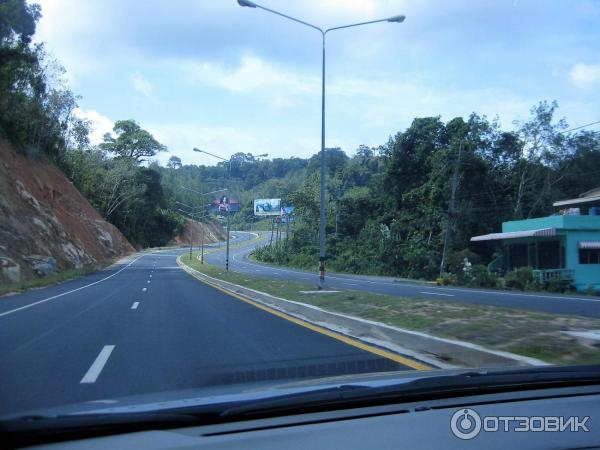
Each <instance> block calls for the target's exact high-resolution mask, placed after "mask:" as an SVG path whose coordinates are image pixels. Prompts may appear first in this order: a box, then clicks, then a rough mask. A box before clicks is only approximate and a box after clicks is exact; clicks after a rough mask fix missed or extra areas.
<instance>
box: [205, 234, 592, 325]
mask: <svg viewBox="0 0 600 450" xmlns="http://www.w3.org/2000/svg"><path fill="white" fill-rule="evenodd" d="M256 234H257V233H254V234H252V233H243V232H237V233H236V235H237V236H238V239H240V240H243V239H246V240H250V239H253V238H255V236H256ZM258 234H260V236H261V238H262V239H261V240H254V241H253V242H247V243H246V244H247V245H245V246H243V245H239V246H237V247H236V246H232V248H231V255H230V268H231V270H234V271H236V272H242V273H247V274H250V275H256V276H260V277H267V278H275V279H286V280H290V281H297V282H299V283H314V284H315V286H316V285H317V283H318V274H317V273H316V272H307V271H302V270H296V269H288V268H280V267H273V266H270V265H264V264H260V263H257V262H254V261H251V260H249V259H248V254H249V253H250V252H251V251H252V249H253V248H254V247H256V246H257V245H265V244H266V243H268V240H267V237H268V235H270V233H269V232H259V233H258ZM205 259H206V261H207V262H209V263H211V264H218V265H221V264H224V254H223V253H214V254H209V255H207V256H206V258H205ZM326 285H327V287H329V288H332V289H351V290H363V291H368V292H376V293H380V294H388V295H396V296H402V297H412V298H415V299H427V300H439V301H453V302H460V303H468V304H475V305H488V306H500V307H506V308H514V309H523V310H529V311H538V312H547V313H553V314H574V315H579V316H585V317H593V318H600V298H598V297H587V296H583V295H563V294H544V293H528V292H517V291H500V290H493V289H470V288H463V287H439V286H435V285H434V284H431V283H418V282H415V283H407V282H399V281H397V280H395V279H394V278H389V277H374V276H362V275H346V274H336V273H328V274H327V276H326Z"/></svg>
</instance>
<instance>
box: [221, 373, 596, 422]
mask: <svg viewBox="0 0 600 450" xmlns="http://www.w3.org/2000/svg"><path fill="white" fill-rule="evenodd" d="M589 384H600V366H573V367H571V366H569V367H550V366H544V367H536V368H524V369H514V370H508V371H497V370H493V371H466V372H461V373H459V374H452V375H432V376H428V377H426V378H416V379H412V380H409V381H402V382H401V383H396V384H391V385H385V386H376V387H371V386H362V385H343V386H337V387H334V388H329V389H321V390H316V391H309V392H306V393H298V394H292V395H285V396H280V397H275V398H267V399H263V400H257V401H253V402H247V403H244V404H242V405H237V406H233V407H231V408H229V409H226V410H224V411H223V412H222V413H221V414H220V417H221V418H222V419H228V420H242V419H248V418H257V417H265V416H272V415H286V414H299V413H303V412H315V411H321V410H327V409H332V408H342V407H343V408H352V407H361V406H367V405H375V404H383V403H386V404H388V403H397V402H400V401H417V400H423V399H436V398H452V397H462V396H467V395H476V394H489V393H496V392H507V391H511V392H514V391H520V390H531V389H545V388H553V387H554V388H556V387H567V386H576V385H589Z"/></svg>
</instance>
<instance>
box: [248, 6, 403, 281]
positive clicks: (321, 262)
mask: <svg viewBox="0 0 600 450" xmlns="http://www.w3.org/2000/svg"><path fill="white" fill-rule="evenodd" d="M237 2H238V3H239V5H240V6H247V7H249V8H258V9H262V10H263V11H267V12H270V13H273V14H276V15H278V16H281V17H284V18H286V19H289V20H293V21H294V22H297V23H299V24H302V25H305V26H307V27H310V28H312V29H314V30H317V31H318V32H320V33H321V37H322V41H323V63H322V77H321V158H320V159H321V189H320V211H319V280H320V284H319V286H320V287H323V283H324V282H325V220H326V215H325V36H326V35H327V33H329V32H331V31H335V30H341V29H344V28H351V27H358V26H361V25H369V24H372V23H379V22H392V23H402V22H404V19H405V16H403V15H398V16H393V17H389V18H387V19H380V20H371V21H368V22H360V23H353V24H349V25H343V26H339V27H333V28H327V29H322V28H320V27H318V26H316V25H312V24H310V23H308V22H304V21H302V20H299V19H296V18H294V17H291V16H288V15H286V14H282V13H280V12H278V11H274V10H272V9H269V8H265V7H264V6H261V5H258V4H256V3H254V2H251V1H249V0H237Z"/></svg>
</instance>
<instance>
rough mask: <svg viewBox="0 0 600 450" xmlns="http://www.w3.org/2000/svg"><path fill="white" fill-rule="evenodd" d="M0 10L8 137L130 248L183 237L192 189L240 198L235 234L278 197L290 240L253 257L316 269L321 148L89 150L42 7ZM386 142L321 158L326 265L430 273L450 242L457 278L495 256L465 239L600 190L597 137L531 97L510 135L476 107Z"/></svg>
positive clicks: (418, 124) (131, 124) (198, 201)
mask: <svg viewBox="0 0 600 450" xmlns="http://www.w3.org/2000/svg"><path fill="white" fill-rule="evenodd" d="M0 5H1V8H2V10H0V17H1V18H3V19H2V21H0V135H1V136H2V137H4V138H6V139H9V140H10V141H11V142H12V143H13V144H14V145H15V146H16V147H17V148H18V149H19V150H20V151H22V152H24V153H26V154H28V155H30V156H31V157H36V155H38V154H42V153H43V154H45V155H49V156H50V157H51V158H52V159H53V160H54V161H55V162H56V164H57V165H58V166H59V167H60V168H61V169H62V170H63V171H64V172H65V173H66V174H67V176H68V177H69V178H70V179H71V180H72V181H73V183H74V184H75V186H76V187H77V188H78V189H79V190H80V191H81V192H82V193H83V194H84V195H85V196H86V197H87V198H88V199H89V200H90V202H91V203H92V204H93V205H94V206H95V207H96V208H97V209H98V211H99V212H100V213H101V214H102V215H103V216H104V217H105V218H107V220H109V221H110V222H111V223H113V224H115V225H116V226H117V227H118V228H119V229H121V231H122V232H123V233H124V234H125V235H126V236H127V238H128V239H129V240H130V241H131V242H132V243H133V244H134V245H136V246H138V247H146V246H153V245H162V244H164V243H166V242H168V241H169V240H170V239H171V238H172V237H173V236H174V235H175V234H176V233H178V232H179V231H180V229H181V226H182V224H183V218H182V216H181V215H180V214H179V213H178V212H177V210H178V208H179V207H178V203H177V202H180V203H184V204H187V205H190V206H193V207H196V208H203V207H205V206H206V203H207V201H208V200H211V199H210V198H206V197H205V198H201V197H200V196H198V194H197V193H195V192H194V191H197V192H208V191H213V190H216V189H220V188H223V187H228V188H229V189H230V195H231V196H234V197H236V198H238V199H239V200H240V202H241V204H242V209H241V211H240V212H239V213H236V214H235V217H233V225H234V228H248V227H250V226H251V223H252V222H253V220H254V218H253V212H252V200H253V199H254V198H258V197H278V198H282V199H283V201H284V203H285V204H287V205H293V206H294V207H295V220H294V225H293V227H292V230H293V232H292V233H290V236H288V239H286V240H284V241H283V242H282V243H281V244H279V245H273V246H270V247H269V248H264V249H261V250H259V251H257V252H256V257H257V258H259V259H262V260H264V261H269V262H276V263H281V264H288V265H293V266H299V267H305V268H311V269H314V270H316V269H317V261H318V258H317V255H318V247H317V242H318V217H319V214H318V212H319V196H318V194H319V164H320V162H319V157H318V155H317V154H315V155H314V156H313V157H311V158H308V159H302V158H296V157H292V158H277V157H275V158H271V159H265V158H260V157H254V156H253V155H252V154H250V153H247V152H244V151H240V152H238V153H236V154H234V155H233V156H232V157H231V163H230V167H228V164H227V163H225V162H221V163H219V164H217V165H215V166H195V165H186V164H184V162H185V161H182V159H181V158H180V157H179V156H177V149H169V151H170V152H171V154H172V156H171V157H170V159H169V162H168V164H167V165H166V167H163V166H160V165H159V164H158V163H157V162H155V161H154V158H155V156H156V155H157V154H158V153H159V152H163V151H167V150H168V149H166V147H165V146H164V145H162V144H161V143H159V142H157V141H156V139H154V137H153V136H152V135H151V134H150V133H149V132H148V131H146V130H144V129H143V128H142V126H141V125H140V124H138V123H137V122H135V120H132V119H128V120H121V121H118V122H116V123H115V125H114V130H113V133H112V134H108V135H106V136H105V137H104V140H103V142H102V143H101V144H99V145H91V144H90V142H89V132H90V126H91V124H90V123H88V122H86V121H85V120H81V119H79V118H78V117H77V116H76V115H75V114H74V111H75V108H76V106H77V97H76V96H75V95H74V94H72V93H71V91H70V90H69V89H68V87H67V86H66V84H65V82H64V80H63V71H62V69H61V68H60V65H59V64H58V63H57V62H56V61H53V60H52V59H51V58H50V57H49V56H48V55H47V54H46V53H45V51H44V47H43V45H40V44H37V45H33V44H32V43H31V38H32V36H33V34H34V32H35V24H36V21H37V20H38V19H39V17H40V9H39V7H37V6H36V5H27V4H26V3H25V2H24V1H23V0H10V1H5V2H2V3H0ZM591 119H594V118H591ZM384 141H385V137H382V145H381V146H379V147H377V148H369V147H365V146H361V147H360V148H358V149H356V150H355V152H353V154H352V155H351V156H348V154H346V153H345V152H344V151H342V150H341V149H339V148H330V149H328V150H327V152H326V171H327V205H326V207H327V212H328V213H327V217H328V222H327V249H328V267H329V270H340V271H347V272H355V273H368V274H382V275H393V276H404V277H416V278H429V279H432V278H435V277H437V276H438V275H439V273H440V266H441V262H442V261H441V259H442V253H443V248H444V241H445V240H447V250H448V251H447V258H446V260H445V262H446V264H445V266H444V267H443V271H446V272H453V273H455V274H461V273H462V269H463V267H462V266H461V264H462V262H463V261H464V258H465V257H467V258H469V260H470V261H472V262H473V263H474V264H475V267H476V268H477V270H481V267H483V266H480V265H478V264H480V263H485V262H487V261H489V260H490V259H491V258H493V253H492V252H493V249H492V248H491V247H479V248H474V247H472V246H470V244H469V239H470V237H471V236H474V235H478V234H485V233H490V232H496V231H498V230H499V229H500V227H501V223H502V222H503V221H506V220H511V219H521V218H529V217H537V216H543V215H547V214H551V213H552V212H553V211H552V206H551V205H552V202H553V201H555V200H559V199H563V198H570V197H575V196H578V195H579V194H580V193H582V192H584V191H586V190H589V189H591V188H594V187H597V186H598V185H599V184H600V183H599V182H598V180H599V179H600V177H599V175H600V133H599V132H597V131H589V130H586V129H576V130H570V129H569V126H568V124H567V123H566V121H565V120H564V119H561V118H560V114H559V109H558V105H557V104H556V103H555V102H548V101H541V102H539V103H538V104H537V105H535V106H533V107H532V109H531V114H530V116H529V118H528V119H527V120H525V121H522V122H516V123H513V124H511V126H510V127H509V128H507V127H506V126H504V125H503V124H500V123H499V121H498V120H490V119H488V118H486V117H485V116H480V115H477V114H476V113H473V114H471V116H469V117H467V118H461V117H457V118H454V119H452V120H449V121H444V120H442V119H441V117H423V118H415V119H414V120H413V122H412V123H411V125H410V126H409V127H408V128H407V129H405V130H404V131H401V132H398V133H397V134H395V135H394V136H393V137H390V138H389V139H388V140H387V142H384ZM281 150H282V153H284V151H285V149H281ZM214 151H215V152H218V149H214ZM182 187H185V188H187V189H184V188H182Z"/></svg>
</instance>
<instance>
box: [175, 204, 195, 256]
mask: <svg viewBox="0 0 600 450" xmlns="http://www.w3.org/2000/svg"><path fill="white" fill-rule="evenodd" d="M177 210H178V211H181V212H182V213H184V214H189V215H190V217H191V218H192V226H191V227H190V261H191V260H192V246H193V245H194V214H195V213H194V212H190V211H185V210H183V209H181V208H178V209H177Z"/></svg>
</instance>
